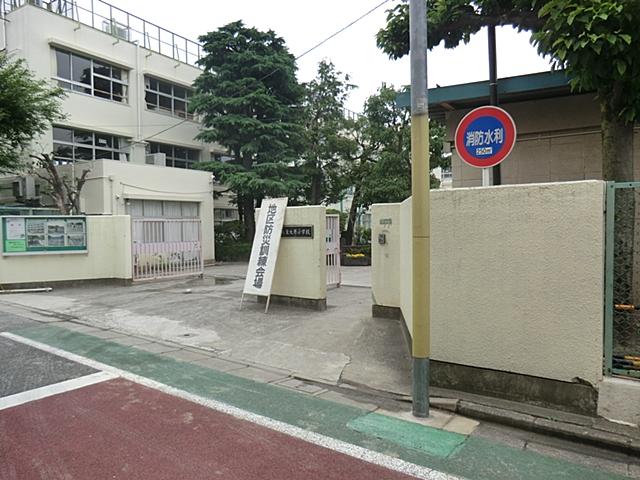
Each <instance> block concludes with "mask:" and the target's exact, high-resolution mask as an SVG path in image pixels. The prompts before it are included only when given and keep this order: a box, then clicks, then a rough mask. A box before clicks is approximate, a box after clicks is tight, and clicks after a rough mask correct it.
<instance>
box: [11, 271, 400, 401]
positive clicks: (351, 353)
mask: <svg viewBox="0 0 640 480" xmlns="http://www.w3.org/2000/svg"><path fill="white" fill-rule="evenodd" d="M352 268H354V269H355V270H352ZM245 270H246V265H245V264H234V263H231V264H224V265H221V266H215V267H210V268H207V269H206V273H205V276H204V278H203V279H197V278H196V279H190V280H184V279H183V280H173V281H163V282H156V283H141V284H135V285H133V286H131V287H124V286H109V287H108V288H106V287H101V286H86V287H82V288H59V289H56V290H55V291H54V292H52V293H48V294H46V295H42V294H16V295H4V296H2V297H0V303H1V304H4V305H8V306H14V307H19V308H26V309H28V310H29V311H31V312H35V313H38V314H40V315H47V316H49V318H51V317H56V318H57V319H73V320H78V321H80V322H83V323H86V324H89V325H92V326H96V327H100V328H109V329H116V330H118V331H121V332H124V333H129V334H131V335H144V336H147V337H151V338H154V339H157V340H160V341H170V342H175V343H178V344H180V345H184V346H187V347H197V348H200V349H204V350H208V351H211V352H214V353H216V354H217V355H218V356H220V357H221V358H224V359H228V360H233V361H239V362H248V363H256V364H260V365H264V366H267V367H271V368H275V369H279V370H286V371H288V372H291V374H292V375H295V376H297V377H300V378H305V379H310V380H315V381H318V382H322V383H326V384H329V385H338V384H341V383H348V384H355V385H367V386H368V387H370V388H373V389H376V390H381V391H387V392H391V393H393V394H399V395H409V394H410V388H411V383H410V376H409V365H410V362H409V361H408V360H409V357H408V352H407V349H406V346H405V344H404V340H403V336H402V330H401V328H400V324H399V323H398V322H393V321H388V320H385V319H378V318H371V293H370V290H369V289H368V288H360V287H349V286H343V287H341V288H335V289H330V290H329V292H328V301H327V303H328V309H327V311H325V312H316V311H310V310H305V309H300V308H291V307H286V306H282V305H276V304H274V305H272V306H271V308H270V311H269V313H268V314H266V315H265V314H264V313H263V307H261V306H260V305H258V304H256V303H251V302H248V303H247V302H245V307H244V309H242V310H240V297H241V293H242V285H243V278H244V277H243V275H244V273H245ZM344 270H345V281H351V282H353V283H356V284H359V285H366V283H367V278H368V271H369V269H368V268H358V267H350V268H345V269H344ZM186 292H189V293H186Z"/></svg>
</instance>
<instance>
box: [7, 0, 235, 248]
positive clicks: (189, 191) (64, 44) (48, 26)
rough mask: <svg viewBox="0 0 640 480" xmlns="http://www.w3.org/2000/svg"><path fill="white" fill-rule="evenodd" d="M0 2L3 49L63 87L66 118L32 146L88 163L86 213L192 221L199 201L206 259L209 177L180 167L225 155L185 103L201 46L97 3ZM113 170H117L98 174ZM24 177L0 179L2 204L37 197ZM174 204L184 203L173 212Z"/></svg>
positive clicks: (210, 236) (92, 0)
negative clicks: (205, 138) (202, 134)
mask: <svg viewBox="0 0 640 480" xmlns="http://www.w3.org/2000/svg"><path fill="white" fill-rule="evenodd" d="M0 7H1V8H0V10H1V11H2V14H3V19H2V20H1V21H0V50H2V49H4V50H6V51H7V52H8V53H9V55H12V56H14V57H16V58H22V59H24V60H25V61H26V63H27V65H28V68H29V69H30V70H32V71H33V72H34V73H35V74H36V75H37V76H38V77H41V78H43V79H47V80H49V81H50V82H51V83H52V84H54V85H58V86H60V87H61V88H62V89H64V90H65V92H66V97H65V98H64V100H63V102H62V108H63V112H64V113H65V114H66V117H65V119H64V120H62V121H60V122H58V123H57V124H56V125H54V126H53V128H52V129H51V130H50V131H48V132H47V133H45V134H44V135H43V136H42V137H41V138H40V139H39V140H38V141H37V142H35V145H34V150H35V151H36V152H41V153H47V152H53V154H54V157H55V159H56V160H57V161H58V162H59V163H60V164H78V163H79V162H81V163H82V167H78V166H76V170H80V169H84V168H86V167H85V165H90V166H91V169H92V171H91V173H90V175H89V179H90V180H89V181H88V182H87V184H86V185H85V187H84V189H83V191H82V195H81V207H82V208H83V210H85V211H86V212H87V213H93V214H116V215H117V214H123V213H125V212H126V213H129V214H131V215H132V216H134V217H135V216H149V215H153V216H161V217H162V216H165V217H166V216H167V214H169V213H167V212H170V215H182V212H188V216H189V217H193V215H194V209H193V208H192V207H193V204H194V202H195V203H197V208H196V210H195V211H197V212H198V213H197V216H198V218H200V220H201V222H202V227H203V229H202V232H203V242H204V243H205V244H210V247H211V248H209V247H204V249H203V251H204V254H205V260H212V259H213V216H214V213H213V199H212V198H213V183H212V181H211V175H210V174H209V173H207V172H199V171H190V172H188V174H187V172H184V171H180V170H178V169H188V168H190V167H191V166H192V165H193V164H194V163H197V162H199V161H207V160H209V159H211V158H213V157H214V156H215V155H221V154H223V153H224V149H223V148H222V147H219V146H215V145H210V144H205V143H202V142H200V141H198V140H195V137H196V135H197V134H198V132H199V128H200V125H199V123H198V122H197V119H195V118H194V117H193V115H192V114H191V113H189V99H190V96H191V95H192V92H193V89H192V87H191V85H192V84H193V81H194V80H195V79H196V78H197V77H198V75H199V74H200V72H201V70H200V69H199V68H198V67H196V66H195V62H196V61H197V60H198V58H199V56H200V53H201V50H200V49H201V47H200V45H199V44H198V43H197V42H194V41H191V40H188V39H186V38H183V37H180V36H179V35H177V34H174V33H173V32H170V31H169V30H165V29H163V28H161V27H158V26H157V25H154V24H151V23H149V22H146V21H145V20H143V19H141V18H138V17H136V16H133V15H131V14H129V13H127V12H124V11H122V10H120V9H118V8H116V7H113V6H111V5H109V4H108V3H105V2H102V1H101V0H76V1H69V0H52V1H49V2H45V1H42V0H31V1H25V0H0ZM84 162H91V163H89V164H85V163H84ZM115 162H118V164H117V165H112V163H114V164H115ZM116 167H117V168H116ZM128 167H131V168H128ZM111 171H115V172H117V175H111V177H109V175H107V174H106V173H104V172H111ZM103 173H104V175H103ZM105 175H106V176H107V177H108V178H107V179H106V180H105ZM100 179H101V180H100ZM21 182H22V184H23V185H24V188H23V187H22V186H21V185H18V188H16V184H15V179H13V180H12V183H13V185H11V184H8V183H7V181H6V180H5V181H4V182H3V183H4V188H0V202H4V203H7V202H9V201H11V200H10V199H12V198H14V197H15V194H16V193H20V195H19V196H20V198H19V199H20V200H22V201H30V200H31V201H32V203H33V200H34V198H33V197H37V196H38V189H37V182H36V185H30V183H29V181H25V180H24V179H23V180H21ZM31 183H33V182H31ZM104 185H107V187H108V188H107V187H105V186H104ZM205 187H206V188H205ZM203 188H205V190H203ZM16 190H18V192H16ZM145 200H148V201H155V202H161V203H160V204H158V205H160V210H158V208H156V207H157V205H155V207H154V208H151V207H149V208H147V209H145V208H143V204H144V202H145ZM162 202H172V205H173V206H172V207H171V208H168V207H167V208H164V207H163V205H164V204H163V203H162ZM176 202H178V203H185V205H183V206H184V207H185V208H175V204H176ZM149 205H150V204H149ZM163 208H164V210H163ZM147 212H148V213H149V215H147V214H146V213H147Z"/></svg>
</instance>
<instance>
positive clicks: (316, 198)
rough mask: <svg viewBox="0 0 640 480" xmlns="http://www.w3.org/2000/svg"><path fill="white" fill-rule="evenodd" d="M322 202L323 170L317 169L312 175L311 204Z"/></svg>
mask: <svg viewBox="0 0 640 480" xmlns="http://www.w3.org/2000/svg"><path fill="white" fill-rule="evenodd" d="M321 202H322V172H321V171H320V170H316V173H314V174H313V175H312V176H311V205H320V203H321Z"/></svg>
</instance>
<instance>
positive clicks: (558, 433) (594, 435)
mask: <svg viewBox="0 0 640 480" xmlns="http://www.w3.org/2000/svg"><path fill="white" fill-rule="evenodd" d="M432 404H433V406H434V407H437V402H433V403H432ZM455 412H456V413H459V414H460V415H463V416H465V417H470V418H474V419H476V420H485V421H489V422H493V423H498V424H502V425H507V426H510V427H515V428H519V429H522V430H528V431H531V432H534V433H541V434H544V435H549V436H553V437H558V438H562V439H565V440H572V441H579V442H582V443H587V444H589V445H593V446H596V447H602V448H606V449H609V450H615V451H617V452H620V453H626V454H631V455H640V435H639V438H632V437H629V436H626V435H622V434H619V433H614V432H607V431H604V430H599V429H595V428H591V427H588V426H585V425H578V424H575V423H567V422H561V421H557V420H551V419H548V418H543V417H537V416H534V415H529V414H526V413H520V412H514V411H511V410H504V409H502V408H496V407H490V406H487V405H480V404H476V403H472V402H468V401H464V400H458V401H457V405H456V408H455ZM639 433H640V432H639Z"/></svg>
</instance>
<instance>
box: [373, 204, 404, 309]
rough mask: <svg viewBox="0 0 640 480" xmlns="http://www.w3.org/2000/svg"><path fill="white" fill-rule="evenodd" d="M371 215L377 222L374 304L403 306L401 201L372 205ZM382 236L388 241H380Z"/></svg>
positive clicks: (374, 231) (374, 252) (374, 240)
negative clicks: (401, 293)
mask: <svg viewBox="0 0 640 480" xmlns="http://www.w3.org/2000/svg"><path fill="white" fill-rule="evenodd" d="M371 215H372V218H373V219H374V221H375V225H372V226H371V232H372V235H371V267H372V270H373V271H374V272H376V275H372V276H371V291H372V292H373V303H374V304H376V305H384V306H390V307H393V306H398V305H400V289H399V288H398V286H399V285H400V272H401V271H402V267H401V268H398V265H400V262H401V259H402V256H401V254H400V252H401V251H402V250H403V249H402V247H401V248H398V245H400V242H401V236H400V233H401V232H400V229H401V226H402V222H401V221H400V204H399V203H384V204H382V203H381V204H375V205H372V207H371ZM380 235H384V237H385V243H384V244H380V243H379V237H380Z"/></svg>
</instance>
